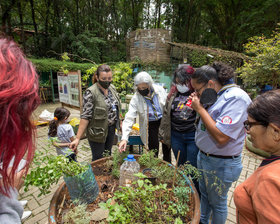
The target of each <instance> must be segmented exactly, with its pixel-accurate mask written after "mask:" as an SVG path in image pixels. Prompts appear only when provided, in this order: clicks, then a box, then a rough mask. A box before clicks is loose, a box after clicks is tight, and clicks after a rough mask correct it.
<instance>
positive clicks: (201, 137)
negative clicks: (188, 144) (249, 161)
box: [195, 87, 251, 156]
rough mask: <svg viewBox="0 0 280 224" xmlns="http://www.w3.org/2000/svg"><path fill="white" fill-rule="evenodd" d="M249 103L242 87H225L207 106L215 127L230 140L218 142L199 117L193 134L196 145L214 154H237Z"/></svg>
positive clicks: (240, 149) (242, 136) (241, 147)
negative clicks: (221, 143) (224, 142)
mask: <svg viewBox="0 0 280 224" xmlns="http://www.w3.org/2000/svg"><path fill="white" fill-rule="evenodd" d="M250 103H251V99H250V97H249V96H248V94H247V93H246V92H244V91H243V90H242V89H240V88H238V87H231V88H229V89H226V90H225V91H224V92H223V93H222V95H220V96H219V97H218V99H217V101H216V102H215V103H214V104H213V105H212V106H211V107H209V109H208V113H209V114H210V116H211V117H212V118H213V120H214V121H215V122H216V127H217V128H218V129H219V130H220V131H221V132H222V133H223V134H225V135H227V136H229V137H230V140H229V141H228V142H227V143H226V144H223V145H220V144H218V143H217V142H216V141H215V140H214V139H213V137H212V136H211V135H210V134H209V133H208V131H207V129H206V128H205V125H204V123H203V122H202V120H201V119H200V121H199V123H198V126H197V130H196V135H195V142H196V145H197V147H198V148H199V149H200V150H202V151H203V152H205V153H209V154H214V155H222V156H236V155H239V154H240V153H241V152H242V149H243V144H244V139H245V134H246V132H245V128H244V125H243V122H244V121H245V120H247V107H248V106H249V104H250Z"/></svg>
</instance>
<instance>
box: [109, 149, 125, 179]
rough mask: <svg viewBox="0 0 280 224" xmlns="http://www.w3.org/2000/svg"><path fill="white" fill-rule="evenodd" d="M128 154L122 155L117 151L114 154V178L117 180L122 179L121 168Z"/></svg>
mask: <svg viewBox="0 0 280 224" xmlns="http://www.w3.org/2000/svg"><path fill="white" fill-rule="evenodd" d="M127 155H128V152H123V153H120V152H119V150H115V151H114V152H113V153H112V163H111V165H112V176H113V177H115V178H119V177H120V167H121V165H122V163H123V161H124V159H125V158H126V157H127Z"/></svg>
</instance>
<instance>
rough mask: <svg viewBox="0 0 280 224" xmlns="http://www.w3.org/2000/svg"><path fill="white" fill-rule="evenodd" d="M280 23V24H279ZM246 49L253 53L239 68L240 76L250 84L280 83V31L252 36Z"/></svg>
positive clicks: (274, 85)
mask: <svg viewBox="0 0 280 224" xmlns="http://www.w3.org/2000/svg"><path fill="white" fill-rule="evenodd" d="M278 25H280V24H278ZM244 47H245V51H246V53H247V54H249V55H251V57H250V59H249V60H248V61H245V63H244V65H243V66H242V67H241V68H240V69H238V72H240V73H241V74H240V77H241V78H242V79H243V81H244V82H245V83H246V84H247V85H249V86H256V85H267V84H269V85H272V86H273V87H274V88H277V87H279V83H280V32H279V29H276V30H275V31H274V34H273V35H272V36H271V37H270V38H267V37H264V36H260V37H257V36H255V37H252V38H250V39H249V42H248V43H247V44H245V46H244Z"/></svg>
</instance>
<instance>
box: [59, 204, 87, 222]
mask: <svg viewBox="0 0 280 224" xmlns="http://www.w3.org/2000/svg"><path fill="white" fill-rule="evenodd" d="M74 204H75V207H73V208H71V209H70V211H68V212H67V214H66V215H64V216H63V221H64V223H67V224H72V223H75V224H89V223H90V220H91V213H90V212H87V211H86V209H87V205H86V204H78V203H77V202H74ZM77 204H78V205H77Z"/></svg>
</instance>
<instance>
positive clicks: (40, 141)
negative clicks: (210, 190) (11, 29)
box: [19, 103, 260, 224]
mask: <svg viewBox="0 0 280 224" xmlns="http://www.w3.org/2000/svg"><path fill="white" fill-rule="evenodd" d="M59 106H60V104H59V103H56V104H43V105H41V106H40V107H39V108H38V109H37V110H36V111H35V113H34V119H36V117H37V118H38V116H39V114H40V113H41V112H42V111H43V110H44V109H47V110H48V111H49V112H52V113H53V112H54V110H55V108H56V107H59ZM70 111H71V117H79V111H77V110H73V109H70ZM71 117H70V118H71ZM47 132H48V127H47V126H44V127H38V128H37V141H36V146H37V150H40V149H42V148H43V147H44V146H46V145H47ZM78 150H79V154H78V161H79V162H82V161H87V162H90V161H91V151H90V147H89V145H88V142H87V140H86V139H85V140H81V142H80V144H79V148H78ZM50 153H52V154H56V152H55V149H54V150H53V151H52V152H50ZM160 156H161V154H160ZM173 158H174V157H173ZM242 163H243V170H242V173H241V175H240V178H239V179H238V181H237V182H235V183H233V185H232V187H231V189H230V192H229V194H228V206H229V208H228V220H227V224H233V223H236V218H235V216H236V215H235V205H234V201H233V191H234V188H235V187H236V186H237V185H238V184H239V183H241V182H243V181H244V180H245V179H246V178H248V177H249V176H250V175H251V174H252V173H253V172H254V170H255V169H256V168H257V167H258V166H259V164H260V160H259V159H257V158H254V157H251V155H248V152H244V153H243V159H242ZM61 182H62V180H60V182H59V183H58V184H57V185H54V186H52V188H51V193H49V194H47V195H45V196H41V197H38V194H39V190H38V188H36V187H32V188H30V189H29V191H27V192H24V190H23V189H21V190H20V197H19V198H20V199H21V200H28V204H27V206H26V208H25V210H31V211H32V215H31V216H30V218H29V219H27V220H26V221H25V222H24V224H35V223H38V224H47V223H48V218H47V217H48V208H49V203H50V201H51V198H52V196H53V194H54V192H55V191H56V189H57V188H58V186H59V185H60V183H61Z"/></svg>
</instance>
